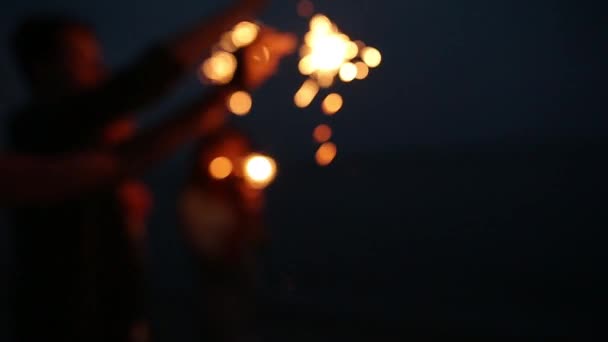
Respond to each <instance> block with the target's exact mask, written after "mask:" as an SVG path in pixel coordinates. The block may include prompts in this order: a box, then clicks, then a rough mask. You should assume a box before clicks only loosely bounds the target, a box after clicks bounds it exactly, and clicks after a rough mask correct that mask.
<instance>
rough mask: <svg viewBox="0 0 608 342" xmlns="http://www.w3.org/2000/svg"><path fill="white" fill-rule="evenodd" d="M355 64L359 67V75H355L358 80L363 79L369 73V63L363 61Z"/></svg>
mask: <svg viewBox="0 0 608 342" xmlns="http://www.w3.org/2000/svg"><path fill="white" fill-rule="evenodd" d="M355 66H356V67H357V76H355V77H356V78H357V79H358V80H362V79H364V78H366V77H367V75H368V74H369V67H368V66H367V64H365V63H363V62H357V63H355Z"/></svg>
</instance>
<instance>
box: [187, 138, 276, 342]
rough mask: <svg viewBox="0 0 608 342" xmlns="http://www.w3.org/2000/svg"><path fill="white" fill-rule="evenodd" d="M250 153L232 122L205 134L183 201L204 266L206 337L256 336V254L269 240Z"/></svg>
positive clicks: (201, 300) (190, 238)
mask: <svg viewBox="0 0 608 342" xmlns="http://www.w3.org/2000/svg"><path fill="white" fill-rule="evenodd" d="M251 153H252V146H251V141H250V140H249V138H248V137H247V136H246V135H245V134H243V133H242V132H241V131H239V130H237V129H236V128H234V127H233V126H227V127H225V128H224V129H223V130H221V131H219V132H217V133H215V134H213V135H211V136H209V137H206V138H203V139H202V141H201V142H200V144H199V146H198V150H197V152H196V154H195V162H194V168H193V172H192V173H191V176H190V178H189V179H188V180H187V183H186V186H185V187H184V190H183V191H182V194H181V197H180V201H179V206H178V207H179V210H180V212H179V216H180V219H181V222H182V229H183V234H184V237H185V240H186V243H187V245H188V246H189V247H190V250H191V251H192V255H193V256H194V258H195V260H196V265H197V267H198V268H199V269H198V276H199V277H200V291H199V292H198V295H199V296H200V297H198V298H197V300H196V301H195V302H196V304H195V305H196V306H197V308H196V310H197V311H196V312H198V313H199V316H198V318H199V319H201V325H200V328H201V329H200V333H201V335H202V336H201V337H202V338H203V340H205V341H226V342H228V341H252V340H255V338H256V337H257V336H256V335H257V332H256V326H257V324H256V323H255V318H256V317H257V315H256V311H257V310H256V308H257V306H256V299H257V298H256V297H257V293H256V290H255V288H256V276H257V268H256V253H257V252H258V251H259V249H260V247H261V245H262V243H263V241H264V240H265V236H264V235H265V232H264V230H263V225H262V208H263V199H264V197H263V190H262V189H259V188H257V187H252V186H251V185H250V183H248V181H247V180H246V178H245V177H244V175H243V162H244V161H245V159H246V158H247V156H248V155H249V154H251ZM218 158H219V159H218ZM220 159H222V160H223V161H222V162H220V163H219V164H216V165H217V166H212V163H213V162H214V161H215V163H218V160H220ZM228 172H229V174H227V173H228ZM198 310H200V311H198Z"/></svg>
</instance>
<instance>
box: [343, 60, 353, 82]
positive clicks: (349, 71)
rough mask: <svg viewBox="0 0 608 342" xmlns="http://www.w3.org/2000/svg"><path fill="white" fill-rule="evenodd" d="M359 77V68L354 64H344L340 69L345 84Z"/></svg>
mask: <svg viewBox="0 0 608 342" xmlns="http://www.w3.org/2000/svg"><path fill="white" fill-rule="evenodd" d="M355 77H357V66H356V65H354V64H353V63H350V62H349V63H344V64H342V66H341V67H340V79H341V80H342V81H344V82H350V81H352V80H354V79H355Z"/></svg>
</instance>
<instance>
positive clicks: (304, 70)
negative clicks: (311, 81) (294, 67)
mask: <svg viewBox="0 0 608 342" xmlns="http://www.w3.org/2000/svg"><path fill="white" fill-rule="evenodd" d="M298 70H300V73H301V74H302V75H307V76H308V75H310V74H312V73H313V72H315V68H314V66H313V65H312V60H311V58H310V56H304V57H303V58H302V59H300V62H299V63H298Z"/></svg>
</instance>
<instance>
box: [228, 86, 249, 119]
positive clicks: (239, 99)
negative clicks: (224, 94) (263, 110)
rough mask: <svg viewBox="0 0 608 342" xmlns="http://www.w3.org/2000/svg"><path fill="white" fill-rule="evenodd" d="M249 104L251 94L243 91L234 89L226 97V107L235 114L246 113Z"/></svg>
mask: <svg viewBox="0 0 608 342" xmlns="http://www.w3.org/2000/svg"><path fill="white" fill-rule="evenodd" d="M251 105H252V100H251V95H249V93H247V92H245V91H236V92H234V93H232V95H230V97H229V98H228V109H229V110H230V111H231V112H232V113H234V114H236V115H240V116H242V115H247V114H248V113H249V111H250V110H251Z"/></svg>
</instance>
